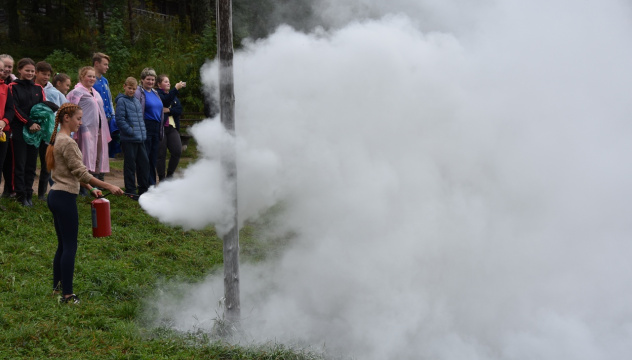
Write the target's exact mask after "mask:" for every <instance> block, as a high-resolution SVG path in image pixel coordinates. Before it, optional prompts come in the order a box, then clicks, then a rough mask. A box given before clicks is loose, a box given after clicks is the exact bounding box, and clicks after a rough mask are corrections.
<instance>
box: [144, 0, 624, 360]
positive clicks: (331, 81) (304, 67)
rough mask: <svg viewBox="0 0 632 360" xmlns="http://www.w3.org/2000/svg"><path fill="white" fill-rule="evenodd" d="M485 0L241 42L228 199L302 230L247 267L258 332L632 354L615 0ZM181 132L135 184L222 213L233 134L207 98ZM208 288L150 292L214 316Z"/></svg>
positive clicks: (411, 352) (363, 349) (322, 340)
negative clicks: (424, 17)
mask: <svg viewBox="0 0 632 360" xmlns="http://www.w3.org/2000/svg"><path fill="white" fill-rule="evenodd" d="M357 3H358V4H360V3H362V2H357ZM397 3H398V4H404V3H405V2H402V1H400V2H397ZM409 3H410V4H412V2H409ZM366 4H371V3H368V2H366ZM424 4H431V2H424ZM437 4H438V3H437ZM450 4H452V5H453V6H456V5H455V4H458V3H455V2H451V3H450ZM437 6H439V5H437ZM441 8H442V9H447V8H449V6H448V5H441ZM483 9H484V11H479V12H476V13H475V14H474V15H472V18H470V19H469V23H470V24H472V26H473V27H472V28H471V31H470V32H467V33H464V32H462V31H461V30H462V29H459V31H456V30H455V31H454V32H450V31H448V30H446V29H443V31H441V32H427V31H426V32H422V31H421V30H420V27H419V22H418V21H417V20H418V19H410V18H409V17H408V16H404V15H401V14H398V15H388V16H385V17H382V18H380V19H377V20H367V21H361V22H353V23H350V24H349V25H347V26H344V27H341V28H340V29H338V30H332V31H330V32H325V31H315V32H314V33H311V34H303V33H298V32H296V31H293V30H292V29H290V28H287V27H282V28H280V29H279V30H278V31H277V32H275V33H274V34H273V35H271V36H270V37H269V38H267V39H264V40H261V41H258V42H254V43H251V44H248V45H247V46H246V48H245V49H244V50H243V51H240V52H238V53H237V54H236V56H235V68H234V71H235V81H236V84H235V91H236V99H237V102H236V128H237V134H238V139H237V149H238V150H237V151H238V192H239V214H240V218H241V221H242V222H243V220H244V219H247V218H256V217H257V216H258V214H260V213H261V212H263V211H265V210H266V209H268V208H269V207H270V206H273V205H274V204H277V203H279V202H283V205H284V206H283V213H282V214H280V215H279V217H278V224H277V225H278V226H279V229H277V230H278V231H284V230H291V231H293V232H294V233H295V234H296V238H295V239H294V242H293V244H292V246H291V247H289V248H288V249H287V250H286V252H285V253H284V254H283V255H282V256H281V258H280V259H277V260H275V261H273V262H271V263H266V264H257V265H244V266H243V267H242V269H241V276H242V279H241V286H242V288H241V294H242V315H243V317H244V328H245V330H246V332H247V334H248V335H249V336H250V337H251V338H252V339H255V340H257V341H267V340H270V339H275V340H277V341H282V342H293V341H302V342H306V343H309V344H314V345H320V344H326V346H327V348H328V349H331V350H332V351H335V352H340V353H343V354H349V355H352V356H355V357H356V358H359V359H459V360H460V359H534V358H537V359H590V360H595V359H619V358H627V357H630V355H632V307H630V306H629V305H628V303H629V301H628V299H629V298H630V296H631V295H632V288H631V287H630V285H629V284H632V265H630V264H631V262H630V258H632V243H631V242H630V241H629V239H630V235H631V234H632V222H631V221H629V218H630V215H632V205H630V201H629V199H630V198H632V189H631V187H630V185H629V184H630V179H631V175H632V163H631V162H630V161H629V160H628V157H629V154H631V153H632V141H630V137H631V136H630V135H632V131H631V130H632V122H631V121H630V116H631V114H632V102H631V101H629V96H630V94H631V93H632V70H630V64H631V63H632V46H630V42H629V39H628V37H629V34H630V33H631V30H632V20H631V19H632V18H631V16H630V14H632V9H631V7H630V4H629V3H626V2H623V1H616V0H605V1H600V2H582V3H576V2H571V1H563V0H555V1H531V2H519V1H504V2H502V3H500V4H495V5H494V6H493V7H492V6H491V5H490V4H489V3H487V4H486V5H485V6H484V7H483ZM383 10H384V9H380V11H383ZM440 15H441V16H437V17H436V18H441V17H445V16H448V15H449V12H441V14H440ZM429 16H430V15H429ZM461 16H464V15H463V14H462V13H459V14H457V15H455V17H454V18H455V19H456V18H460V17H461ZM446 24H448V25H446V26H445V27H446V28H450V24H451V22H446ZM203 76H204V79H205V81H206V82H207V83H211V82H213V81H216V80H214V79H216V77H217V64H215V63H214V64H210V65H209V66H208V67H207V68H205V69H204V73H203ZM195 136H196V139H197V141H198V142H199V143H200V146H201V149H203V152H204V154H205V155H204V157H203V159H201V160H200V161H199V162H198V163H197V164H195V165H194V166H193V167H192V168H191V169H190V170H187V172H186V173H185V175H184V178H182V179H177V180H174V181H172V182H169V183H166V184H164V185H160V186H158V187H157V188H154V189H152V190H151V191H150V192H149V193H148V194H147V195H144V196H143V197H142V198H141V200H142V202H141V205H143V207H144V208H145V209H146V210H147V211H148V212H150V213H151V214H153V215H155V216H158V217H159V218H161V220H163V221H165V222H168V223H173V224H183V225H185V226H188V227H200V226H204V225H205V224H208V223H214V224H220V225H221V224H223V219H226V218H230V216H232V213H231V212H230V209H229V208H228V210H227V205H226V204H227V200H226V199H225V195H224V194H225V185H224V184H223V181H222V177H223V175H222V174H221V167H220V166H219V165H218V164H217V161H216V160H215V159H217V158H218V156H219V155H220V154H221V152H222V151H223V150H222V149H223V148H224V146H226V144H230V143H231V141H232V140H231V139H230V138H229V137H227V136H226V134H225V133H224V132H223V130H222V129H221V126H220V125H219V123H218V121H217V120H213V121H209V122H207V123H204V124H201V125H199V126H198V127H197V128H196V129H195ZM200 187H201V188H203V189H205V190H204V192H198V191H196V189H198V188H200ZM167 204H169V205H168V206H167ZM157 209H161V210H157ZM222 289H223V285H222V280H221V278H219V277H216V276H211V277H209V278H208V279H207V281H205V282H204V283H203V284H199V285H197V286H194V287H192V288H191V289H188V290H186V291H188V292H189V293H190V295H191V296H187V297H186V300H182V301H183V302H180V303H178V304H177V305H176V306H174V305H173V303H174V302H175V301H176V300H174V299H172V298H170V297H168V296H165V297H162V298H160V299H159V300H158V301H157V303H158V305H157V306H158V308H159V309H160V317H163V318H164V317H166V318H170V319H172V321H173V324H174V327H175V328H177V329H181V330H192V329H195V328H200V327H201V328H210V327H211V326H212V323H213V322H212V319H213V318H215V317H216V316H217V313H216V312H215V308H216V302H217V299H218V298H219V297H221V294H222V293H223V290H222ZM184 302H186V303H184Z"/></svg>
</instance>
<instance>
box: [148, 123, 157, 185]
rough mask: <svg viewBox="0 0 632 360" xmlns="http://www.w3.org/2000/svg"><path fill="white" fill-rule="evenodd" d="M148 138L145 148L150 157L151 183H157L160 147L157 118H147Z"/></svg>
mask: <svg viewBox="0 0 632 360" xmlns="http://www.w3.org/2000/svg"><path fill="white" fill-rule="evenodd" d="M145 128H146V129H147V140H145V149H146V150H147V157H148V158H149V185H156V163H157V162H158V149H159V147H160V123H159V122H158V121H155V120H145Z"/></svg>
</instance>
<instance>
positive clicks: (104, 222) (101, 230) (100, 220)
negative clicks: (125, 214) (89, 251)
mask: <svg viewBox="0 0 632 360" xmlns="http://www.w3.org/2000/svg"><path fill="white" fill-rule="evenodd" d="M110 235H112V223H111V222H110V201H109V200H108V199H106V198H104V197H101V198H98V199H95V200H92V236H93V237H105V236H110Z"/></svg>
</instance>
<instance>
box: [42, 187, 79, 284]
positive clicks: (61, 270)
mask: <svg viewBox="0 0 632 360" xmlns="http://www.w3.org/2000/svg"><path fill="white" fill-rule="evenodd" d="M47 202H48V208H49V209H50V211H51V212H52V213H53V219H54V220H55V232H56V233H57V252H56V253H55V259H54V260H53V289H58V286H59V283H60V282H61V286H62V293H63V294H64V295H69V294H72V293H73V292H72V278H73V275H74V272H75V255H76V254H77V236H78V234H79V213H78V212H77V195H76V194H71V193H69V192H67V191H62V190H51V191H50V192H49V193H48V199H47Z"/></svg>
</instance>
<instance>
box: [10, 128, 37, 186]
mask: <svg viewBox="0 0 632 360" xmlns="http://www.w3.org/2000/svg"><path fill="white" fill-rule="evenodd" d="M22 128H23V125H22V123H21V122H19V121H12V122H11V132H12V134H13V136H12V137H11V143H10V144H9V152H8V153H9V154H11V155H10V156H11V158H12V159H13V189H14V191H15V192H16V194H17V196H18V198H23V197H29V196H32V195H33V182H34V181H35V170H36V169H37V154H38V150H37V147H36V146H33V145H29V144H27V143H26V141H24V137H23V136H22Z"/></svg>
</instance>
